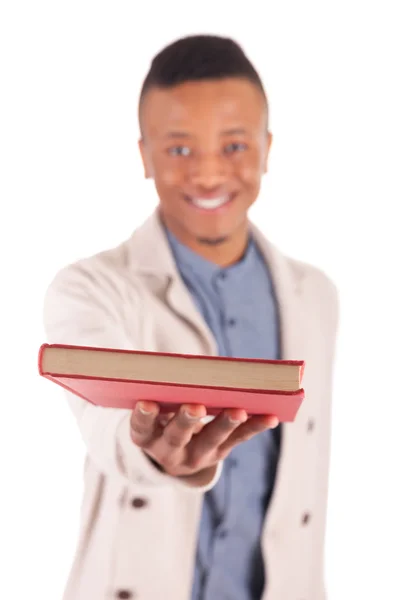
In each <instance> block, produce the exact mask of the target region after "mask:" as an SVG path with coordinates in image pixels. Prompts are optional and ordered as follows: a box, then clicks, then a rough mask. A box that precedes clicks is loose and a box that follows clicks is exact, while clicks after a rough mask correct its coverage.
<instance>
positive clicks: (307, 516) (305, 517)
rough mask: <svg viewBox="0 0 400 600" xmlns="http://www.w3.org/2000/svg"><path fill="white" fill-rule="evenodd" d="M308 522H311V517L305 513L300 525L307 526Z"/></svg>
mask: <svg viewBox="0 0 400 600" xmlns="http://www.w3.org/2000/svg"><path fill="white" fill-rule="evenodd" d="M310 520H311V515H310V513H308V512H306V513H304V515H303V516H302V518H301V523H302V525H308V524H309V522H310Z"/></svg>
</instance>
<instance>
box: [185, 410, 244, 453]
mask: <svg viewBox="0 0 400 600" xmlns="http://www.w3.org/2000/svg"><path fill="white" fill-rule="evenodd" d="M246 420H247V414H246V411H244V410H239V409H230V410H226V411H224V412H222V413H221V414H219V415H218V416H217V417H216V418H215V419H214V420H213V421H211V422H210V423H207V425H205V426H204V427H203V429H202V431H201V432H200V433H199V434H198V435H197V436H196V438H195V439H194V440H193V442H192V448H191V460H192V461H193V462H194V463H196V464H197V463H198V462H199V461H201V460H202V458H203V457H205V456H207V455H208V454H210V453H212V452H214V451H216V450H217V449H218V448H219V447H220V445H221V444H223V443H224V441H225V440H227V439H228V438H229V437H230V436H231V435H232V433H233V432H234V431H235V430H236V429H237V428H238V427H240V426H241V425H242V424H243V423H245V422H246Z"/></svg>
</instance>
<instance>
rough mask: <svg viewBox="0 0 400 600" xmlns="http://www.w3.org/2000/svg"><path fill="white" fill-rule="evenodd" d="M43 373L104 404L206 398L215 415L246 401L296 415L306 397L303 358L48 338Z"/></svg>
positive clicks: (171, 406) (267, 411)
mask: <svg viewBox="0 0 400 600" xmlns="http://www.w3.org/2000/svg"><path fill="white" fill-rule="evenodd" d="M39 373H40V375H42V376H43V377H46V378H47V379H49V380H50V381H53V382H54V383H56V384H58V385H60V386H62V387H63V388H65V389H66V390H68V391H70V392H72V393H74V394H76V395H77V396H80V397H81V398H83V399H84V400H87V401H88V402H91V403H92V404H96V405H98V406H103V407H110V408H124V409H133V408H134V407H135V405H136V403H137V402H138V401H139V400H152V401H154V402H158V403H159V404H160V405H161V409H162V411H163V412H175V411H176V410H177V407H179V406H180V405H181V404H203V405H204V406H206V408H207V413H208V414H209V415H216V414H218V413H219V412H220V411H221V410H223V409H225V408H242V409H244V410H246V411H247V413H248V414H249V415H257V414H262V415H274V416H276V417H278V419H279V420H280V421H282V422H290V421H294V419H295V417H296V414H297V411H298V409H299V407H300V405H301V403H302V401H303V399H304V390H303V389H302V388H301V381H302V378H303V373H304V361H300V360H299V361H295V360H292V361H283V360H253V359H236V358H225V357H214V356H196V355H186V354H167V353H156V352H139V351H130V350H116V349H106V348H91V347H83V346H66V345H61V344H52V345H50V344H43V345H42V346H41V348H40V351H39Z"/></svg>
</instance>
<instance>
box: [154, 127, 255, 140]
mask: <svg viewBox="0 0 400 600" xmlns="http://www.w3.org/2000/svg"><path fill="white" fill-rule="evenodd" d="M247 133H248V132H247V131H246V129H244V128H243V127H235V128H232V129H225V130H224V131H221V135H224V136H227V135H246V134H247ZM165 137H167V138H168V139H182V138H183V139H187V138H190V137H192V135H191V134H190V133H187V132H185V131H169V132H168V133H167V134H166V136H165Z"/></svg>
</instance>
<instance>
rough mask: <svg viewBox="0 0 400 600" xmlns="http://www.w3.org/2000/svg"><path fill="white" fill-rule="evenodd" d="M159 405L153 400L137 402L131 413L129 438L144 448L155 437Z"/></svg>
mask: <svg viewBox="0 0 400 600" xmlns="http://www.w3.org/2000/svg"><path fill="white" fill-rule="evenodd" d="M159 412H160V407H159V406H158V404H156V403H155V402H138V403H137V405H136V406H135V409H134V410H133V412H132V415H131V422H130V433H131V439H132V441H133V442H134V444H136V445H137V446H140V447H141V448H144V447H145V446H147V445H148V444H149V443H150V442H151V441H152V440H153V439H154V437H155V433H156V431H157V429H158V423H157V417H158V414H159Z"/></svg>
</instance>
